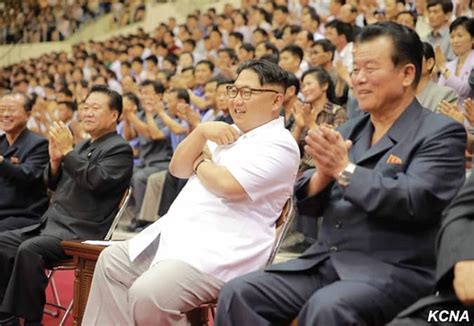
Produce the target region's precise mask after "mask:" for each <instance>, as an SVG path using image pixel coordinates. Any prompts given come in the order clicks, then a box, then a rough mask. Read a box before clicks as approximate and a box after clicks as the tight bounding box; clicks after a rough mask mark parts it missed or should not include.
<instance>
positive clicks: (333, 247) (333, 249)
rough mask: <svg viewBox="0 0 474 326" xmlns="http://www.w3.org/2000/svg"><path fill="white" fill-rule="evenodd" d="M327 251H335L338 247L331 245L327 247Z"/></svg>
mask: <svg viewBox="0 0 474 326" xmlns="http://www.w3.org/2000/svg"><path fill="white" fill-rule="evenodd" d="M329 251H331V252H337V251H338V249H337V247H336V246H332V247H331V248H329Z"/></svg>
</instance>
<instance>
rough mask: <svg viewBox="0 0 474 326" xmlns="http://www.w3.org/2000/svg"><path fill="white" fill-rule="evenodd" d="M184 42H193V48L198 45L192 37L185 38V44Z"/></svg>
mask: <svg viewBox="0 0 474 326" xmlns="http://www.w3.org/2000/svg"><path fill="white" fill-rule="evenodd" d="M184 43H189V44H191V46H192V47H193V49H194V48H195V47H196V41H195V40H193V39H192V38H188V39H186V40H184V41H183V44H184Z"/></svg>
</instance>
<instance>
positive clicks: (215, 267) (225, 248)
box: [129, 117, 300, 282]
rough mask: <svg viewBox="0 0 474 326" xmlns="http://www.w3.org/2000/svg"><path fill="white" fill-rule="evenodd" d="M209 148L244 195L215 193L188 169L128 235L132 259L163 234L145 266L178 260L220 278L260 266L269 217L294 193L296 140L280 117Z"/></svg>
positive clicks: (269, 242)
mask: <svg viewBox="0 0 474 326" xmlns="http://www.w3.org/2000/svg"><path fill="white" fill-rule="evenodd" d="M208 146H209V149H210V151H211V153H212V160H213V162H215V163H216V164H219V165H222V166H225V167H226V168H227V169H228V171H229V172H230V173H231V174H232V176H233V177H234V178H235V179H236V180H237V181H238V182H239V183H240V185H242V187H243V188H244V189H245V191H246V192H247V194H248V196H247V197H245V198H242V199H238V200H235V199H234V200H232V199H224V198H220V197H218V196H216V195H214V194H212V193H210V192H209V191H208V190H207V189H206V188H205V187H204V185H203V184H202V183H201V181H200V180H199V179H198V177H196V176H195V175H193V176H192V177H191V178H190V179H189V180H188V183H187V184H186V186H185V187H184V188H183V190H182V191H181V192H180V194H179V195H178V197H177V198H176V200H175V201H174V203H173V204H172V206H171V207H170V209H169V211H168V213H167V214H166V215H165V216H163V217H162V218H160V219H159V220H158V221H156V222H155V223H154V224H152V225H151V226H149V227H148V228H146V229H145V230H144V231H142V232H141V233H139V234H138V235H136V236H135V237H134V238H132V239H131V240H130V241H129V255H130V259H131V260H134V259H135V258H136V257H137V256H138V255H139V254H140V253H141V252H143V250H145V249H146V248H147V247H148V246H149V245H150V244H151V243H152V242H153V240H155V239H156V237H158V235H160V234H161V235H160V244H159V247H158V250H157V253H156V255H155V258H154V260H153V263H152V264H151V265H153V264H155V263H157V262H159V261H162V260H169V259H173V260H181V261H184V262H186V263H188V264H190V265H192V266H193V267H195V268H197V269H199V270H200V271H202V272H204V273H207V274H210V275H212V276H214V277H216V278H218V279H221V280H222V281H224V282H226V281H229V280H231V279H233V278H235V277H237V276H239V275H242V274H246V273H249V272H251V271H254V270H257V269H259V268H262V267H264V265H265V263H266V261H267V259H268V257H269V255H270V252H271V250H272V247H273V243H274V240H275V222H276V220H277V218H278V217H279V215H280V213H281V210H282V208H283V205H284V204H285V202H286V200H287V199H288V198H289V197H290V196H291V195H292V193H293V185H294V182H295V178H296V173H297V170H298V164H299V161H300V157H299V150H298V146H297V144H296V142H295V140H294V139H293V137H292V136H291V134H290V132H289V131H287V130H286V129H285V128H284V121H283V118H281V117H280V118H278V119H275V120H272V121H271V122H268V123H266V124H264V125H262V126H260V127H258V128H255V129H253V130H251V131H249V132H247V133H246V134H244V135H242V136H240V137H239V138H238V139H237V141H236V142H235V143H233V144H231V145H228V146H217V145H216V144H215V143H212V142H209V141H208Z"/></svg>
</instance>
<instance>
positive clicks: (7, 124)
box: [0, 93, 49, 232]
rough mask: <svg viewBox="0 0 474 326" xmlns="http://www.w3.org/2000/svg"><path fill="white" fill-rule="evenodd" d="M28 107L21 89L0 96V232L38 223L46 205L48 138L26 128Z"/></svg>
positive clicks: (28, 113)
mask: <svg viewBox="0 0 474 326" xmlns="http://www.w3.org/2000/svg"><path fill="white" fill-rule="evenodd" d="M31 109H32V103H31V100H30V99H29V98H28V97H27V96H26V95H25V94H23V93H10V94H6V95H4V96H3V97H1V98H0V129H2V130H3V131H4V132H5V134H3V135H1V136H0V232H3V231H7V230H15V229H19V228H22V227H24V226H28V225H31V224H34V223H38V221H39V218H40V217H41V215H43V213H44V212H45V210H46V209H47V208H48V196H47V192H46V185H45V183H44V181H43V171H44V169H45V168H46V165H47V164H48V160H49V156H48V141H47V140H46V139H45V138H43V137H41V136H39V135H36V134H34V133H33V132H31V131H29V130H28V129H27V128H26V123H27V122H28V118H29V117H30V113H31ZM26 194H28V195H26Z"/></svg>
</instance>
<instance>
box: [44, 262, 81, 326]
mask: <svg viewBox="0 0 474 326" xmlns="http://www.w3.org/2000/svg"><path fill="white" fill-rule="evenodd" d="M54 280H55V282H56V287H57V289H58V292H59V299H60V301H61V305H63V306H67V305H68V304H69V302H70V301H71V299H72V295H73V291H74V290H73V288H74V271H73V270H71V271H59V272H56V274H55V275H54ZM52 293H53V292H52V290H51V288H50V286H48V288H47V289H46V301H47V302H53V294H52ZM46 308H47V309H50V310H55V309H54V308H53V307H51V306H48V305H47V306H46ZM59 312H60V315H59V316H58V317H52V316H50V315H48V314H44V315H43V324H44V326H57V325H59V322H60V321H61V318H62V317H63V314H64V311H61V310H59ZM64 325H66V326H70V325H72V312H71V314H70V315H69V317H68V319H67V320H66V323H65V324H64Z"/></svg>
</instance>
